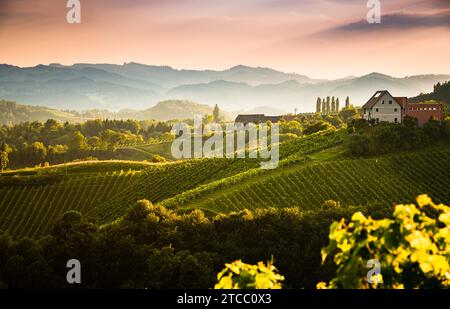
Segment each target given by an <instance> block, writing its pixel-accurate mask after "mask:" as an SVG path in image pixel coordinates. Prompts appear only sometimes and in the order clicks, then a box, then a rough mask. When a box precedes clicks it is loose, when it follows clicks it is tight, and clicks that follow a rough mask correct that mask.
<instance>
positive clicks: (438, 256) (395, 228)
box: [317, 195, 450, 289]
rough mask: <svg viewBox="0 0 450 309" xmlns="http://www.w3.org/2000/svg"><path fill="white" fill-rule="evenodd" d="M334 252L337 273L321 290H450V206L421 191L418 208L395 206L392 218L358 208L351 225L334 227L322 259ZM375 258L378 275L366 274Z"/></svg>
mask: <svg viewBox="0 0 450 309" xmlns="http://www.w3.org/2000/svg"><path fill="white" fill-rule="evenodd" d="M331 254H334V262H335V264H336V265H337V266H338V269H337V272H336V276H335V278H333V279H332V280H331V281H330V282H329V283H328V284H327V283H325V282H320V283H319V284H317V288H407V289H411V288H449V287H450V266H449V264H450V207H449V206H446V205H443V204H439V205H437V204H435V203H433V201H432V200H431V198H429V197H428V196H427V195H421V196H419V197H418V198H417V206H416V205H413V204H410V205H397V206H395V210H394V213H393V219H383V220H374V219H372V218H371V217H365V216H364V215H363V214H362V213H361V212H357V213H355V214H354V215H353V217H352V219H351V222H350V223H349V224H346V223H345V220H344V219H342V220H341V221H340V222H334V223H333V224H332V225H331V226H330V234H329V244H328V246H327V247H326V248H323V249H322V261H323V262H324V261H325V260H326V258H327V257H328V256H329V255H331ZM371 259H376V260H378V261H379V263H380V266H381V267H380V274H378V275H373V276H372V277H371V276H370V275H369V277H370V278H367V277H368V275H367V273H368V270H369V269H368V268H367V267H366V265H367V264H366V263H367V261H369V260H371ZM369 281H371V282H372V283H369Z"/></svg>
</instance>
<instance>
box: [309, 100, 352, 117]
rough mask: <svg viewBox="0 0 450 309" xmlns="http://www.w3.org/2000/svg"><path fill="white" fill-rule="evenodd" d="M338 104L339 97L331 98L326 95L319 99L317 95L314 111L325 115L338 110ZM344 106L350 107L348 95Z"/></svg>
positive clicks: (335, 112)
mask: <svg viewBox="0 0 450 309" xmlns="http://www.w3.org/2000/svg"><path fill="white" fill-rule="evenodd" d="M339 105H340V103H339V98H335V97H334V96H333V97H331V98H330V97H329V96H328V97H326V99H325V98H324V99H321V98H320V97H318V98H317V102H316V113H319V114H326V115H329V114H337V113H339V111H340V107H339ZM345 107H346V108H348V107H350V98H349V97H347V98H346V99H345Z"/></svg>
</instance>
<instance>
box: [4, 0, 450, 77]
mask: <svg viewBox="0 0 450 309" xmlns="http://www.w3.org/2000/svg"><path fill="white" fill-rule="evenodd" d="M79 1H80V3H81V23H80V24H69V23H67V21H66V14H67V12H68V10H69V9H68V8H67V7H66V4H67V0H32V1H30V0H0V63H7V64H12V65H18V66H34V65H37V64H49V63H61V64H65V65H70V64H73V63H80V62H84V63H116V64H122V63H125V62H139V63H144V64H153V65H169V66H172V67H174V68H178V69H218V70H222V69H227V68H230V67H232V66H235V65H238V64H243V65H250V66H261V67H270V68H273V69H277V70H281V71H284V72H296V73H299V74H305V75H308V76H310V77H314V78H341V77H346V76H351V75H357V76H359V75H364V74H368V73H371V72H381V73H385V74H389V75H392V76H398V77H403V76H409V75H415V74H426V73H433V74H439V73H450V57H449V55H450V0H380V3H381V23H380V24H369V23H368V22H367V20H366V15H367V13H368V11H369V9H368V8H367V2H368V1H367V0H122V1H119V0H79Z"/></svg>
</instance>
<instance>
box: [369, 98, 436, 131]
mask: <svg viewBox="0 0 450 309" xmlns="http://www.w3.org/2000/svg"><path fill="white" fill-rule="evenodd" d="M405 116H411V117H414V118H417V120H418V122H419V125H420V126H422V125H424V124H425V123H427V122H428V120H430V118H433V119H436V120H439V121H441V120H442V118H443V112H442V106H441V104H438V103H426V104H425V103H409V102H408V98H406V97H393V96H392V95H391V94H390V93H389V91H387V90H380V91H377V92H375V94H374V95H373V96H372V97H371V98H370V99H369V101H367V103H366V104H364V105H363V107H362V118H364V119H366V120H368V121H371V120H372V121H375V122H381V121H386V122H391V123H401V122H402V121H403V118H404V117H405Z"/></svg>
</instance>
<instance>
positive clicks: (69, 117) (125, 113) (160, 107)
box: [0, 100, 228, 124]
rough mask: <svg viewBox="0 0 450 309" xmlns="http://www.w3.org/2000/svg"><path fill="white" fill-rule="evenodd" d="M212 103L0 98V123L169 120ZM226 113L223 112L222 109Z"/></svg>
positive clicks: (208, 111)
mask: <svg viewBox="0 0 450 309" xmlns="http://www.w3.org/2000/svg"><path fill="white" fill-rule="evenodd" d="M212 110H213V107H212V106H209V105H204V104H198V103H195V102H191V101H185V100H167V101H162V102H159V103H158V104H156V105H155V106H153V107H150V108H148V109H145V110H121V111H118V112H111V111H108V110H86V111H72V110H58V109H53V108H49V107H45V106H29V105H22V104H18V103H16V102H14V101H7V100H0V124H18V123H21V122H26V121H28V122H33V121H39V122H45V121H46V120H47V119H54V120H57V121H60V122H66V121H68V122H84V121H86V120H90V119H132V120H164V121H166V120H172V119H187V118H193V116H194V115H201V116H203V115H206V114H211V113H212ZM222 114H223V116H224V117H228V114H227V113H225V112H224V113H222Z"/></svg>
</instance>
